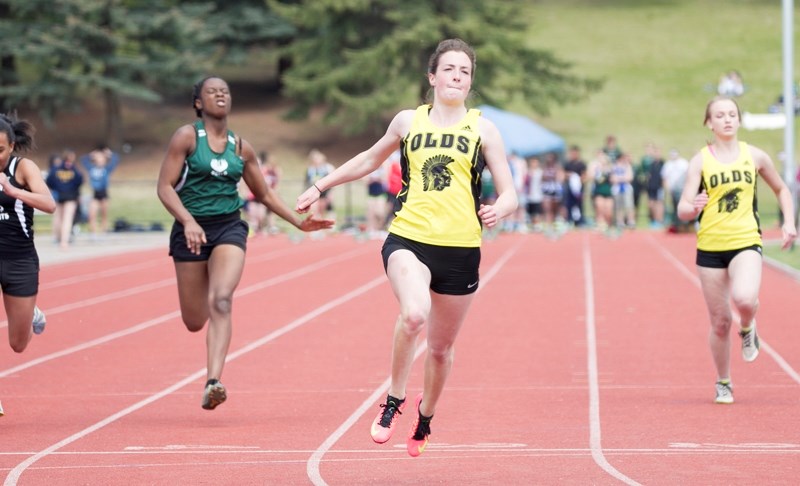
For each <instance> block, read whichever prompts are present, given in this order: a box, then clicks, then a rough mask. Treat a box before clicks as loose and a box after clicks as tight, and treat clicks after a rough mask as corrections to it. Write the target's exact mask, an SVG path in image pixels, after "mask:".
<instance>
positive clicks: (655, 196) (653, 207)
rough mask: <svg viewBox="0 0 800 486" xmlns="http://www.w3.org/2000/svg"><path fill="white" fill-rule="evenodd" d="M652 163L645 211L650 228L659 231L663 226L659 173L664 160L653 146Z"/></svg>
mask: <svg viewBox="0 0 800 486" xmlns="http://www.w3.org/2000/svg"><path fill="white" fill-rule="evenodd" d="M652 150H653V152H652V157H653V159H652V162H651V163H650V169H649V173H648V175H647V187H646V189H647V209H648V210H649V216H650V227H651V228H652V229H661V228H662V227H663V226H664V181H663V180H662V179H661V171H662V169H663V168H664V159H663V158H662V157H661V151H660V150H659V149H658V147H656V146H655V145H653V149H652Z"/></svg>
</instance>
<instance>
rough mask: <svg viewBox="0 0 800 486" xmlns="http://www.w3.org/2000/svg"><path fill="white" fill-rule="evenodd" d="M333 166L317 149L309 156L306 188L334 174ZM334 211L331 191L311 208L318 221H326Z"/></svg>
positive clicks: (322, 195)
mask: <svg viewBox="0 0 800 486" xmlns="http://www.w3.org/2000/svg"><path fill="white" fill-rule="evenodd" d="M333 169H334V167H333V164H331V163H330V162H328V157H326V156H325V154H323V153H322V152H320V151H319V150H317V149H313V150H311V152H309V154H308V168H307V169H306V188H310V187H312V186H313V185H314V184H316V183H317V181H318V180H320V179H322V178H323V177H325V176H326V175H328V174H330V173H331V172H333ZM332 210H333V201H332V199H331V191H330V189H328V190H326V191H325V192H323V193H322V194H320V196H319V199H318V200H317V201H316V202H314V204H312V206H311V215H312V216H314V217H316V218H317V219H325V218H326V216H327V214H328V212H329V211H332Z"/></svg>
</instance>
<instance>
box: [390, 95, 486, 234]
mask: <svg viewBox="0 0 800 486" xmlns="http://www.w3.org/2000/svg"><path fill="white" fill-rule="evenodd" d="M430 109H431V106H430V105H422V106H420V107H419V108H417V110H416V113H415V115H414V120H413V121H412V123H411V128H410V130H409V132H408V134H407V135H406V136H405V137H404V138H403V140H402V141H401V142H400V153H401V161H400V165H401V168H402V176H403V187H402V189H401V190H400V193H399V194H398V195H397V199H398V201H399V202H400V204H401V206H400V209H399V211H397V213H396V217H395V218H394V220H393V221H392V224H391V226H390V228H389V231H390V232H391V233H394V234H396V235H399V236H402V237H404V238H408V239H410V240H414V241H419V242H421V243H427V244H429V245H438V246H455V247H473V248H474V247H479V246H481V222H480V219H479V218H478V214H477V212H478V208H479V207H480V206H479V205H480V187H481V183H480V177H481V172H482V171H483V167H484V165H485V161H484V160H483V155H482V153H481V138H480V134H479V131H478V117H480V111H479V110H476V109H471V110H469V111H468V112H467V114H466V115H465V116H464V118H462V119H461V121H459V122H458V123H457V124H455V125H453V126H450V127H446V128H440V127H437V126H434V125H433V124H432V123H431V121H430V118H429V117H428V113H429V112H430Z"/></svg>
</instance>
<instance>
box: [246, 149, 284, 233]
mask: <svg viewBox="0 0 800 486" xmlns="http://www.w3.org/2000/svg"><path fill="white" fill-rule="evenodd" d="M258 167H259V171H260V172H261V176H262V177H263V178H264V182H265V183H266V185H267V187H268V188H269V189H271V190H272V191H277V189H278V182H279V180H280V168H279V167H278V166H277V165H276V164H275V162H274V161H272V159H271V157H270V155H269V154H268V153H267V151H266V150H262V151H260V152H259V153H258ZM239 189H240V190H241V194H242V198H243V199H244V207H243V208H242V209H243V210H244V213H245V214H246V215H247V226H248V228H249V229H248V236H249V237H253V236H257V235H259V234H268V233H272V234H275V233H278V232H279V230H278V227H277V226H276V225H275V213H274V211H272V210H271V209H269V208H267V207H266V205H264V204H261V203H259V202H258V201H257V200H256V197H255V195H254V194H253V191H251V190H250V188H249V187H248V186H247V184H240V185H239ZM276 193H277V192H276Z"/></svg>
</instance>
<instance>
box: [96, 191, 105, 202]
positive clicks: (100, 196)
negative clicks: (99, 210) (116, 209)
mask: <svg viewBox="0 0 800 486" xmlns="http://www.w3.org/2000/svg"><path fill="white" fill-rule="evenodd" d="M94 199H96V200H98V201H103V200H104V199H108V189H95V191H94Z"/></svg>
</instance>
